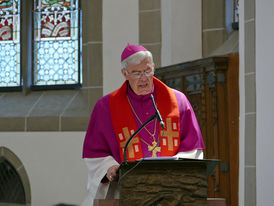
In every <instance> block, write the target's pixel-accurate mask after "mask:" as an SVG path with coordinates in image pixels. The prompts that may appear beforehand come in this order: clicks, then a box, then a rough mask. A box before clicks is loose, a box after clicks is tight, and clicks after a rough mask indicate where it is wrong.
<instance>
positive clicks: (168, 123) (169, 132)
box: [165, 118, 179, 151]
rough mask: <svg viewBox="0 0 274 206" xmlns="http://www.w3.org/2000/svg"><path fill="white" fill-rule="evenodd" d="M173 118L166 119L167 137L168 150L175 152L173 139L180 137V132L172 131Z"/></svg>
mask: <svg viewBox="0 0 274 206" xmlns="http://www.w3.org/2000/svg"><path fill="white" fill-rule="evenodd" d="M171 123H172V122H171V118H166V132H165V134H166V137H167V145H168V150H169V151H173V137H179V132H178V131H172V125H171Z"/></svg>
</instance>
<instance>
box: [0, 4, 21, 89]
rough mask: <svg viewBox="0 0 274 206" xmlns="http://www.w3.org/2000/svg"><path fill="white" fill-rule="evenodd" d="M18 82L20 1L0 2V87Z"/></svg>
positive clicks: (12, 85) (18, 83) (10, 85)
mask: <svg viewBox="0 0 274 206" xmlns="http://www.w3.org/2000/svg"><path fill="white" fill-rule="evenodd" d="M20 82H21V80H20V0H0V87H17V86H20V85H21V83H20Z"/></svg>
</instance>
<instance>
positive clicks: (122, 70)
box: [121, 68, 127, 79]
mask: <svg viewBox="0 0 274 206" xmlns="http://www.w3.org/2000/svg"><path fill="white" fill-rule="evenodd" d="M121 73H122V74H123V76H124V77H125V79H126V78H127V75H126V70H125V68H122V69H121Z"/></svg>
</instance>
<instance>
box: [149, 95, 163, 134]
mask: <svg viewBox="0 0 274 206" xmlns="http://www.w3.org/2000/svg"><path fill="white" fill-rule="evenodd" d="M150 98H151V100H152V103H153V106H154V109H155V114H156V117H157V119H158V120H159V122H160V125H161V127H162V128H163V129H165V128H166V127H165V123H164V121H163V119H162V117H161V114H160V112H159V110H158V109H157V107H156V104H155V101H154V97H153V94H151V95H150Z"/></svg>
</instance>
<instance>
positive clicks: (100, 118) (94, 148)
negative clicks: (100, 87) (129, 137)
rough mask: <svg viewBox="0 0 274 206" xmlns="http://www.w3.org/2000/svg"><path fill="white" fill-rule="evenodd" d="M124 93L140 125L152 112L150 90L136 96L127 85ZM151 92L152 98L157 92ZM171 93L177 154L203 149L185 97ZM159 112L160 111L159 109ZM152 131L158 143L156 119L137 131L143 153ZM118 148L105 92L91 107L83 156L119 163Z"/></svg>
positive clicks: (192, 114) (199, 133)
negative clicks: (175, 113)
mask: <svg viewBox="0 0 274 206" xmlns="http://www.w3.org/2000/svg"><path fill="white" fill-rule="evenodd" d="M173 90H174V89H173ZM127 92H128V97H129V101H130V103H131V106H132V108H133V116H134V118H135V122H136V126H137V128H139V127H140V126H141V125H142V123H144V122H145V121H146V120H148V119H149V118H150V117H151V116H152V115H154V114H155V110H154V107H153V103H152V101H151V98H150V94H151V93H150V94H147V95H136V94H135V93H134V92H133V91H132V90H131V89H130V88H129V87H128V89H127ZM152 93H153V95H154V97H155V96H156V92H155V90H154V89H153V90H152ZM174 93H175V96H176V99H177V103H178V107H179V113H180V147H179V150H178V153H179V152H187V151H191V150H195V149H204V142H203V138H202V135H201V131H200V128H199V125H198V122H197V119H196V117H195V114H194V111H193V109H192V107H191V105H190V103H189V101H188V99H187V98H186V96H185V95H184V94H183V93H182V92H179V91H177V90H174ZM156 98H157V97H156ZM121 112H123V108H121ZM159 112H160V113H161V111H159ZM134 113H135V114H134ZM156 121H157V122H156ZM155 125H156V126H155ZM153 134H155V138H154V139H155V141H156V142H157V140H158V137H159V123H158V120H156V119H155V120H153V121H152V122H150V123H149V124H148V125H147V126H146V128H143V129H142V130H141V131H140V132H139V136H140V138H141V147H142V152H143V155H144V156H145V155H146V154H147V153H149V151H148V145H152V142H153V141H154V139H153ZM119 149H120V148H119V145H118V142H117V139H116V136H115V133H114V128H113V126H112V120H111V115H110V106H109V95H106V96H104V97H102V98H101V99H99V100H98V102H97V103H96V105H95V107H94V109H93V112H92V115H91V118H90V122H89V126H88V130H87V133H86V137H85V141H84V147H83V158H98V157H106V156H112V157H114V159H115V160H116V161H117V162H118V163H121V162H122V161H121V158H120V150H119ZM151 155H152V153H151V154H149V155H148V157H150V156H151ZM156 155H157V156H161V152H156Z"/></svg>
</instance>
